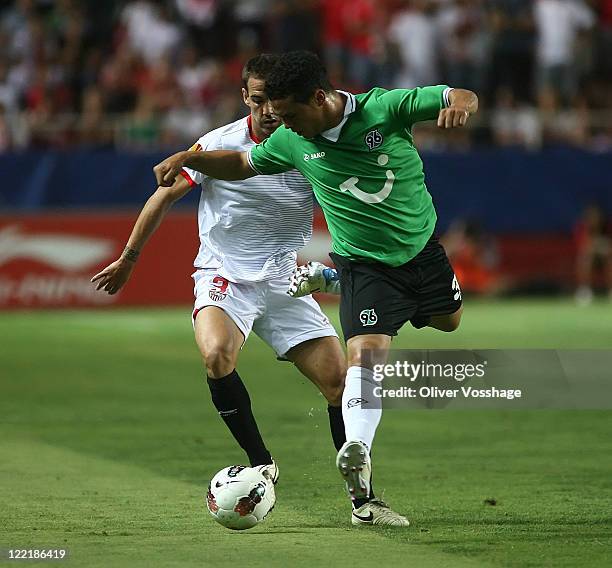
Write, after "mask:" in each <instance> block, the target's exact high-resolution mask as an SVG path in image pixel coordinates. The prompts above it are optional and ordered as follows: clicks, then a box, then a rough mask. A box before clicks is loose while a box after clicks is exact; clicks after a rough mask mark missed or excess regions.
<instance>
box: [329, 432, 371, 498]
mask: <svg viewBox="0 0 612 568" xmlns="http://www.w3.org/2000/svg"><path fill="white" fill-rule="evenodd" d="M336 466H337V467H338V471H339V472H340V475H342V477H343V479H344V481H345V482H346V489H347V491H348V494H349V496H350V497H351V499H367V498H368V497H369V496H370V477H371V472H372V464H371V462H370V452H369V451H368V447H367V446H366V445H365V444H364V443H363V442H346V443H345V444H344V446H342V447H341V448H340V451H339V452H338V456H337V457H336Z"/></svg>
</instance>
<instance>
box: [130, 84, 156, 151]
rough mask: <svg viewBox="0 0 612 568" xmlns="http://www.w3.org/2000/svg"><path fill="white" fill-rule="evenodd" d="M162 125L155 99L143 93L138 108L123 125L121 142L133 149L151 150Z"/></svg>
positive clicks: (137, 104) (139, 98)
mask: <svg viewBox="0 0 612 568" xmlns="http://www.w3.org/2000/svg"><path fill="white" fill-rule="evenodd" d="M160 133H161V126H160V122H159V118H158V116H157V114H156V112H155V100H154V98H153V97H152V96H151V95H150V94H147V93H141V94H140V96H139V97H138V102H137V103H136V108H135V109H134V112H132V113H131V114H130V115H129V116H128V117H127V118H126V120H125V122H124V124H123V125H122V127H121V144H122V145H123V146H124V147H125V148H130V149H133V150H150V149H151V148H153V147H154V145H155V143H156V142H157V141H158V140H159V137H160Z"/></svg>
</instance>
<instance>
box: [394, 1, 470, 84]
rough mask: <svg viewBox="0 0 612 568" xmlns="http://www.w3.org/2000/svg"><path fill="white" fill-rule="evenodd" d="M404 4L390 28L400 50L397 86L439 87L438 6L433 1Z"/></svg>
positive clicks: (395, 43)
mask: <svg viewBox="0 0 612 568" xmlns="http://www.w3.org/2000/svg"><path fill="white" fill-rule="evenodd" d="M404 5H405V7H404V9H403V10H401V11H400V12H398V13H396V14H395V16H394V17H393V20H392V23H391V25H390V27H389V39H390V40H391V41H392V42H393V45H394V46H395V47H396V49H397V51H398V55H399V60H400V65H401V67H400V70H399V71H398V73H397V75H396V76H395V77H394V80H393V83H394V86H395V87H397V88H402V89H412V88H414V87H419V86H423V85H436V84H438V83H439V82H440V74H439V71H438V59H437V57H438V50H437V34H436V32H437V28H436V21H435V19H434V17H433V10H434V7H435V6H434V4H433V2H432V1H431V0H409V1H407V2H404ZM457 84H458V83H457ZM462 86H463V85H462Z"/></svg>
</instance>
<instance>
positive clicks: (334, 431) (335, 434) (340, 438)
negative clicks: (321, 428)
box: [327, 405, 346, 452]
mask: <svg viewBox="0 0 612 568" xmlns="http://www.w3.org/2000/svg"><path fill="white" fill-rule="evenodd" d="M327 413H328V414H329V429H330V430H331V435H332V439H333V440H334V446H335V447H336V451H338V452H339V451H340V448H341V447H342V446H344V443H345V442H346V434H345V433H344V420H343V419H342V407H341V406H330V405H328V406H327Z"/></svg>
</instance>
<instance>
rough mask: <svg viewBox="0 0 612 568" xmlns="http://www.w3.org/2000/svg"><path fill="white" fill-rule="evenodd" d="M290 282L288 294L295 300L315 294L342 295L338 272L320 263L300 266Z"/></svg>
mask: <svg viewBox="0 0 612 568" xmlns="http://www.w3.org/2000/svg"><path fill="white" fill-rule="evenodd" d="M290 281H291V283H290V285H289V290H288V291H287V294H289V295H290V296H292V297H294V298H301V297H302V296H308V295H309V294H313V293H315V292H326V293H327V294H339V293H340V280H338V272H337V271H336V270H334V269H333V268H329V266H325V265H324V264H321V263H320V262H312V261H311V262H309V263H308V264H305V265H302V266H298V267H297V268H296V269H295V270H294V272H293V274H292V275H291V279H290Z"/></svg>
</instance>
